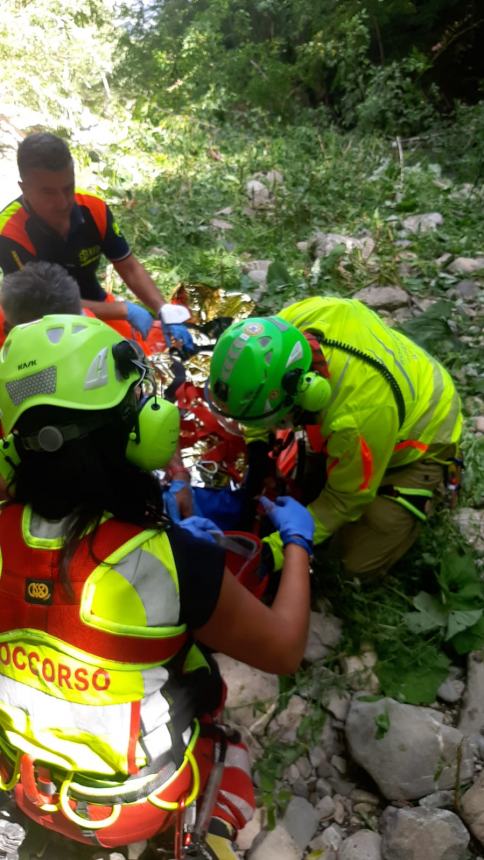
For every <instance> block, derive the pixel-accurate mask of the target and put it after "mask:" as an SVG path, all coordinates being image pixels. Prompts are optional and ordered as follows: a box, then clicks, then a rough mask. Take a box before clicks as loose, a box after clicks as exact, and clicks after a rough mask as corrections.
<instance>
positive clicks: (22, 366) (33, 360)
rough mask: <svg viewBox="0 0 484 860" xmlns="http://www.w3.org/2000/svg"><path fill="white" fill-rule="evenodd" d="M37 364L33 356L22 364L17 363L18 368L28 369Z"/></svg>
mask: <svg viewBox="0 0 484 860" xmlns="http://www.w3.org/2000/svg"><path fill="white" fill-rule="evenodd" d="M36 364H37V359H36V358H32V359H31V360H30V361H22V363H21V364H18V365H17V370H27V368H28V367H35V365H36Z"/></svg>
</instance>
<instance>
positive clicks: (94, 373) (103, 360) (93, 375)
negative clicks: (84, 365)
mask: <svg viewBox="0 0 484 860" xmlns="http://www.w3.org/2000/svg"><path fill="white" fill-rule="evenodd" d="M108 381H109V380H108V348H107V346H105V347H104V349H101V350H100V351H99V352H98V354H97V355H96V356H95V358H93V360H92V361H91V364H90V367H89V369H88V371H87V374H86V378H85V380H84V388H85V389H86V390H89V389H91V388H102V387H103V386H104V385H107V384H108Z"/></svg>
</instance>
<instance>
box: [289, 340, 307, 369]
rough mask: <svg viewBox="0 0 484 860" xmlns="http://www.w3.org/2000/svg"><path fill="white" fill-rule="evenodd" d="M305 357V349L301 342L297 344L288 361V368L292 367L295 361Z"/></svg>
mask: <svg viewBox="0 0 484 860" xmlns="http://www.w3.org/2000/svg"><path fill="white" fill-rule="evenodd" d="M302 356H303V348H302V346H301V344H300V343H299V342H297V343H295V344H294V346H293V348H292V350H291V354H290V356H289V358H288V359H287V361H286V367H290V366H291V364H294V362H295V361H298V360H299V359H300V358H302Z"/></svg>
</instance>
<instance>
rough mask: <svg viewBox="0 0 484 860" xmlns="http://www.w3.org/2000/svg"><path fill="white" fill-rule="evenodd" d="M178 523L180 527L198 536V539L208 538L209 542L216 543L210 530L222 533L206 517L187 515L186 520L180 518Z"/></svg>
mask: <svg viewBox="0 0 484 860" xmlns="http://www.w3.org/2000/svg"><path fill="white" fill-rule="evenodd" d="M178 525H179V526H180V527H181V528H182V529H186V530H187V531H189V532H191V534H192V535H193V537H196V538H200V540H208V541H210V543H216V540H215V537H214V535H213V534H212V532H215V533H217V534H222V532H221V531H220V529H219V528H218V526H216V525H215V523H213V522H212V520H208V519H207V518H206V517H187V518H186V520H181V522H179V523H178Z"/></svg>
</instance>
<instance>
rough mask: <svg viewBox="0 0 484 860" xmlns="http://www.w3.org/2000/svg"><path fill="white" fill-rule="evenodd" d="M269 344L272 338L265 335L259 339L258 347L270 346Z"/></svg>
mask: <svg viewBox="0 0 484 860" xmlns="http://www.w3.org/2000/svg"><path fill="white" fill-rule="evenodd" d="M271 342H272V338H271V337H267V335H266V336H264V337H260V338H259V343H260V345H261V346H269V344H270V343H271Z"/></svg>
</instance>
